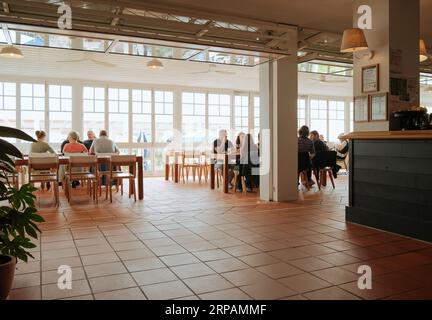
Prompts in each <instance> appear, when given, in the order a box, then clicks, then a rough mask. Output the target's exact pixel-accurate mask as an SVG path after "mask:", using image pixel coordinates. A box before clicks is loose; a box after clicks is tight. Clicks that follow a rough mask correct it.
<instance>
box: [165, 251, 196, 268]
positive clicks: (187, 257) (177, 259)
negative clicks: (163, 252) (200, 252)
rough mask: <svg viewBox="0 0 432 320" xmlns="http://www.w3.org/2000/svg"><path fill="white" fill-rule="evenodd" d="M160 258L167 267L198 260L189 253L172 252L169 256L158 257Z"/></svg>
mask: <svg viewBox="0 0 432 320" xmlns="http://www.w3.org/2000/svg"><path fill="white" fill-rule="evenodd" d="M194 254H195V253H194ZM160 259H161V260H162V261H163V262H164V263H165V264H166V265H167V266H169V267H174V266H180V265H184V264H193V263H198V262H200V261H199V260H198V258H196V257H195V256H194V255H192V254H191V253H180V254H173V255H169V256H163V257H160Z"/></svg>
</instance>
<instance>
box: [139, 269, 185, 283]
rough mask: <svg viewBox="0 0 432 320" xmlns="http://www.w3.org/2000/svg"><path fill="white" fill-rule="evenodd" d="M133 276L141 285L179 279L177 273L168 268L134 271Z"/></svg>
mask: <svg viewBox="0 0 432 320" xmlns="http://www.w3.org/2000/svg"><path fill="white" fill-rule="evenodd" d="M132 276H133V277H134V279H135V281H136V282H137V283H138V284H139V285H140V286H142V285H149V284H154V283H160V282H168V281H172V280H177V277H176V275H175V274H174V273H172V272H171V270H170V269H168V268H161V269H153V270H145V271H139V272H133V273H132Z"/></svg>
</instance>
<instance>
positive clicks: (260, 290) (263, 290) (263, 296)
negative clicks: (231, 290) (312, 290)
mask: <svg viewBox="0 0 432 320" xmlns="http://www.w3.org/2000/svg"><path fill="white" fill-rule="evenodd" d="M240 289H241V290H242V291H244V292H245V293H246V294H247V295H249V296H250V297H252V298H253V299H257V300H275V299H281V298H284V297H289V296H293V295H295V294H296V292H295V291H293V290H291V289H289V288H288V287H286V286H284V285H282V284H280V283H279V282H277V281H275V280H271V281H261V282H257V283H255V284H251V285H248V286H244V287H240Z"/></svg>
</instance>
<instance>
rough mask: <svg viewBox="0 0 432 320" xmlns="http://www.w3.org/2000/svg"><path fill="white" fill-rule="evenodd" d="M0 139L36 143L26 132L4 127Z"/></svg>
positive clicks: (0, 132)
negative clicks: (14, 139)
mask: <svg viewBox="0 0 432 320" xmlns="http://www.w3.org/2000/svg"><path fill="white" fill-rule="evenodd" d="M0 137H3V138H16V139H20V140H25V141H30V142H35V141H36V140H35V139H34V138H32V137H31V136H29V135H28V134H27V133H25V132H24V131H21V130H19V129H16V128H10V127H4V126H0Z"/></svg>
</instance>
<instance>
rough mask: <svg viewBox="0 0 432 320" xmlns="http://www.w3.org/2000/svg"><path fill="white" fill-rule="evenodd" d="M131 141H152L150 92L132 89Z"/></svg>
mask: <svg viewBox="0 0 432 320" xmlns="http://www.w3.org/2000/svg"><path fill="white" fill-rule="evenodd" d="M132 132H133V142H138V143H146V142H152V92H151V90H132Z"/></svg>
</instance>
